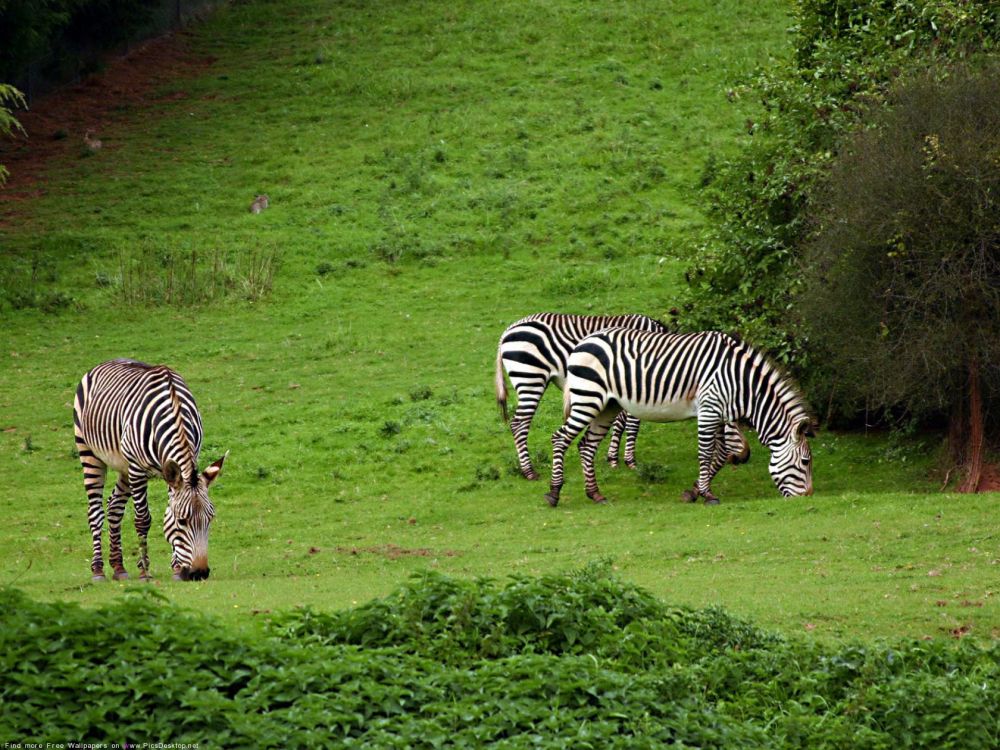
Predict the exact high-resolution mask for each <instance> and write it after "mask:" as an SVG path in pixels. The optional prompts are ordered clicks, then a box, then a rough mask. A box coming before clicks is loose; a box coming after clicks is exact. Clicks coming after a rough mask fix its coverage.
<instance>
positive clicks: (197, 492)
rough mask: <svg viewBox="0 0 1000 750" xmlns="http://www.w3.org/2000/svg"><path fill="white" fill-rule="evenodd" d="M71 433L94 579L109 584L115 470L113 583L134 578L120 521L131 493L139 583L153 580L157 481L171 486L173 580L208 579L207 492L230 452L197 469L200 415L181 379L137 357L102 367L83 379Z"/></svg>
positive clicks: (166, 526)
mask: <svg viewBox="0 0 1000 750" xmlns="http://www.w3.org/2000/svg"><path fill="white" fill-rule="evenodd" d="M73 431H74V434H75V436H76V448H77V451H78V452H79V454H80V463H81V465H82V466H83V485H84V489H85V490H86V492H87V501H88V506H89V507H88V517H89V522H90V531H91V534H92V536H93V540H94V555H93V559H92V561H91V566H90V569H91V574H92V577H93V580H95V581H103V580H106V579H105V577H104V560H103V557H102V551H101V534H102V532H103V526H104V515H105V513H104V507H103V495H104V479H105V474H106V473H107V469H108V467H109V466H110V467H111V468H112V469H114V470H115V471H117V472H118V481H117V482H116V484H115V488H114V490H113V491H112V492H111V496H110V497H109V498H108V507H107V518H108V537H109V547H110V550H109V555H108V561H109V562H110V563H111V567H112V568H113V569H114V578H115V580H120V579H123V578H128V573H127V572H126V570H125V566H124V564H123V562H122V543H121V522H122V516H123V515H124V513H125V506H126V504H127V503H128V499H129V497H130V496H131V497H132V503H133V506H134V509H135V530H136V532H137V533H138V535H139V560H138V565H139V572H140V578H142V579H148V578H149V577H150V574H149V552H148V547H147V541H146V538H147V534H148V533H149V527H150V521H151V519H150V515H149V506H148V505H147V502H146V488H147V482H148V480H149V479H150V478H151V477H155V476H159V477H162V478H163V479H164V481H165V482H166V483H167V488H168V494H169V500H168V503H167V508H166V512H165V514H164V519H163V533H164V535H165V536H166V538H167V541H168V542H169V543H170V545H171V547H172V548H173V555H172V557H171V566H172V568H173V570H174V576H173V577H174V580H193V581H199V580H203V579H205V578H208V574H209V567H208V527H209V524H211V522H212V518H213V517H214V516H215V506H214V505H212V502H211V500H209V499H208V487H209V485H211V484H212V482H214V481H215V480H216V479H217V478H218V477H219V473H220V472H221V471H222V464H223V462H224V461H225V460H226V456H228V455H229V452H228V451H227V452H226V455H224V456H223V457H222V458H220V459H219V460H218V461H216V462H215V463H213V464H212V465H210V466H209V467H207V468H206V469H205V470H204V471H203V472H201V473H199V472H198V452H199V450H200V449H201V441H202V426H201V416H200V415H199V414H198V407H197V405H196V404H195V401H194V396H192V395H191V391H190V390H189V389H188V386H187V384H186V383H185V382H184V380H183V378H181V376H180V375H178V374H177V373H176V372H174V371H173V370H171V369H170V368H169V367H166V366H165V365H147V364H145V363H143V362H137V361H135V360H131V359H114V360H111V361H109V362H104V363H102V364H99V365H97V366H96V367H94V368H93V369H92V370H90V371H89V372H88V373H87V374H86V375H84V376H83V378H82V379H81V381H80V385H79V386H78V387H77V389H76V398H75V399H74V402H73Z"/></svg>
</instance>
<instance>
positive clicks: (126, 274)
mask: <svg viewBox="0 0 1000 750" xmlns="http://www.w3.org/2000/svg"><path fill="white" fill-rule="evenodd" d="M277 267H278V253H277V250H276V249H275V248H274V247H273V246H269V245H261V244H248V245H245V246H239V247H237V248H235V249H230V250H223V249H220V248H216V247H207V248H206V247H201V246H197V245H194V244H191V243H176V244H174V243H169V244H168V243H165V242H162V241H144V242H141V243H139V244H138V245H135V246H128V247H119V248H118V250H117V253H116V255H115V267H114V268H115V270H114V272H113V274H111V275H108V274H104V273H98V275H97V280H98V285H99V286H104V287H106V288H107V289H108V292H109V293H110V294H111V295H112V297H113V298H114V299H115V300H116V301H118V302H120V303H122V304H125V305H138V306H143V305H173V306H180V307H183V306H190V305H200V304H205V303H209V302H215V301H220V300H245V301H248V302H257V301H260V300H262V299H264V298H266V297H267V296H268V295H270V293H271V290H272V289H273V287H274V275H275V273H276V271H277Z"/></svg>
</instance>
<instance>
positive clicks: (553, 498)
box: [545, 492, 559, 508]
mask: <svg viewBox="0 0 1000 750" xmlns="http://www.w3.org/2000/svg"><path fill="white" fill-rule="evenodd" d="M545 499H546V500H547V501H548V503H549V505H550V506H551V507H553V508H554V507H556V506H557V505H559V495H554V494H552V493H551V492H546V493H545Z"/></svg>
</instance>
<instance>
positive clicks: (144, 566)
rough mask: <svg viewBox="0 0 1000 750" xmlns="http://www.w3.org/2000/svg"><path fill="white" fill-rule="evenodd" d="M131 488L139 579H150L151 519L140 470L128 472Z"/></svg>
mask: <svg viewBox="0 0 1000 750" xmlns="http://www.w3.org/2000/svg"><path fill="white" fill-rule="evenodd" d="M129 482H130V484H131V486H132V508H133V510H134V511H135V533H136V534H137V535H138V536H139V556H138V560H137V563H138V565H139V578H140V579H141V580H143V581H145V580H148V579H150V578H152V576H151V575H150V573H149V541H148V540H149V527H150V526H151V525H152V521H153V519H152V518H151V517H150V515H149V500H148V494H149V488H148V480H147V478H146V474H145V472H143V471H142V470H141V469H136V470H135V471H130V472H129Z"/></svg>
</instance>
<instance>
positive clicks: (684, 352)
mask: <svg viewBox="0 0 1000 750" xmlns="http://www.w3.org/2000/svg"><path fill="white" fill-rule="evenodd" d="M567 369H568V376H567V379H566V387H565V390H564V394H563V414H564V424H563V425H562V427H560V428H559V429H558V430H556V432H555V434H554V435H553V436H552V483H551V487H550V490H549V493H548V494H547V495H546V496H545V497H546V499H547V500H548V502H549V504H550V505H552V506H555V505H556V504H557V503H558V502H559V491H560V490H561V489H562V485H563V461H564V458H565V455H566V449H567V448H568V447H569V444H570V443H571V442H572V441H573V439H574V438H576V436H577V435H579V434H580V433H581V432H582V431H583V430H584V428H587V432H586V434H585V435H584V436H583V438H582V439H581V442H580V457H581V460H582V462H583V473H584V478H585V480H586V486H587V496H588V497H590V498H591V499H592V500H593V501H594V502H604V501H605V498H604V497H603V496H602V495H601V493H600V491H599V490H598V488H597V479H596V477H595V475H594V453H595V452H596V450H597V446H598V445H599V444H600V442H601V439H602V438H603V437H604V435H605V433H606V432H607V431H608V426H609V425H610V424H611V422H612V421H613V420H614V419H615V417H616V416H617V414H618V413H619V412H620V411H621V410H622V409H627V410H628V412H629V413H630V414H633V415H635V416H636V417H638V418H640V419H649V420H652V421H656V422H672V421H675V420H680V419H688V418H690V417H697V418H698V464H699V471H698V481H697V482H696V483H695V485H694V488H693V489H692V490H688V491H686V492H685V493H684V495H683V497H684V499H685V500H687V501H689V502H693V501H695V500H697V499H698V497H699V496H701V497H704V498H705V502H706V503H707V504H710V505H714V504H716V503H718V502H719V500H718V498H717V497H715V495H713V494H712V491H711V487H710V485H711V481H712V479H713V477H714V476H715V475H716V473H717V472H718V471H719V469H720V468H721V467H722V465H723V464H724V463H725V462H726V460H727V458H728V455H727V454H728V452H729V451H730V450H731V448H729V447H727V443H728V442H729V438H727V437H726V430H725V426H726V425H727V424H732V423H734V422H737V421H741V420H743V421H746V422H748V423H749V424H750V426H751V427H752V428H753V429H754V430H756V431H757V435H758V437H759V438H760V442H761V443H763V444H764V445H766V446H767V447H768V449H770V451H771V460H770V464H769V468H770V472H771V478H772V479H773V480H774V483H775V485H777V487H778V490H779V491H780V492H781V494H782V495H784V496H786V497H788V496H791V495H809V494H812V467H811V465H810V463H811V460H812V457H811V455H810V452H809V443H808V441H807V440H806V437H811V436H812V434H813V432H812V430H813V423H812V420H811V419H810V417H809V414H808V413H807V411H806V407H805V405H804V403H803V401H802V398H801V396H800V395H799V394H798V393H797V392H796V390H795V388H794V386H793V385H792V384H791V383H790V382H789V381H788V380H787V379H786V378H785V377H784V376H783V375H782V374H781V373H780V372H778V370H777V369H776V368H775V367H774V366H773V365H771V363H770V362H768V360H767V359H766V358H765V357H764V356H763V355H761V354H760V353H759V352H756V351H754V349H753V348H751V347H750V346H749V345H748V344H746V343H744V342H741V341H738V340H736V339H734V338H732V337H730V336H727V335H726V334H724V333H717V332H715V331H706V332H702V333H688V334H669V333H657V332H646V331H635V330H629V329H624V328H617V329H611V330H605V331H601V332H599V333H596V334H593V335H591V336H588V337H587V338H585V339H584V340H583V341H581V342H580V344H579V345H578V346H577V347H576V349H575V350H574V351H573V353H572V354H571V355H570V357H569V361H568V363H567Z"/></svg>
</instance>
